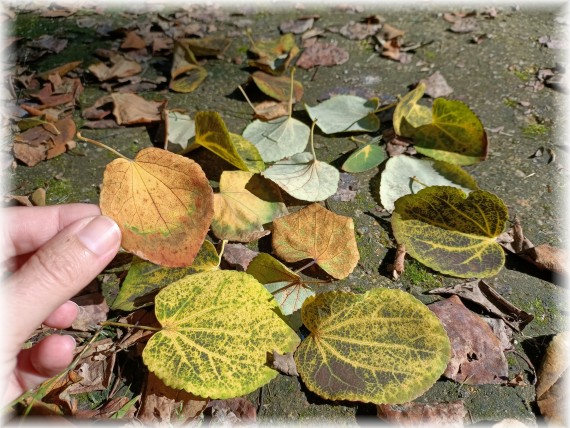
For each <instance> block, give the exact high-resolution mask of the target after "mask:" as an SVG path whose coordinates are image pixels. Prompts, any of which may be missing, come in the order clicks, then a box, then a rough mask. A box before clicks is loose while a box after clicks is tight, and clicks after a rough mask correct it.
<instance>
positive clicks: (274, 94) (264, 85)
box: [251, 71, 303, 103]
mask: <svg viewBox="0 0 570 428" xmlns="http://www.w3.org/2000/svg"><path fill="white" fill-rule="evenodd" d="M251 78H252V79H253V81H254V82H255V84H256V85H257V87H258V88H259V89H260V90H261V92H263V93H264V94H265V95H269V96H270V97H271V98H274V99H276V100H278V101H289V99H290V97H291V95H290V92H291V77H289V76H278V77H277V76H272V75H271V74H267V73H264V72H263V71H256V72H255V73H253V74H252V75H251ZM301 98H303V85H302V84H301V82H299V81H297V80H293V99H292V100H291V101H292V102H293V103H295V102H297V101H299V100H300V99H301Z"/></svg>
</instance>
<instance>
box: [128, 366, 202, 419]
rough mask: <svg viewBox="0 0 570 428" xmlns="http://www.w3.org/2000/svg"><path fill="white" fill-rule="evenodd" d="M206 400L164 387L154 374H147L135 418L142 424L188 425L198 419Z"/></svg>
mask: <svg viewBox="0 0 570 428" xmlns="http://www.w3.org/2000/svg"><path fill="white" fill-rule="evenodd" d="M208 401H209V400H208V399H207V398H201V397H197V396H195V395H193V394H190V393H189V392H186V391H183V390H180V389H173V388H170V387H169V386H166V385H165V384H164V382H162V381H161V380H160V379H159V378H158V377H157V376H156V375H155V374H154V373H152V372H149V373H148V376H147V380H146V386H145V390H144V393H143V396H142V399H141V408H140V410H139V413H138V415H137V418H138V419H140V421H141V422H142V423H144V424H148V425H151V424H157V423H161V424H162V423H164V424H169V423H175V424H176V425H178V424H188V423H190V422H192V421H194V420H196V418H198V417H199V416H200V415H201V414H202V412H203V411H204V409H205V408H206V406H207V405H208Z"/></svg>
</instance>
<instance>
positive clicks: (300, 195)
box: [262, 152, 340, 202]
mask: <svg viewBox="0 0 570 428" xmlns="http://www.w3.org/2000/svg"><path fill="white" fill-rule="evenodd" d="M262 175H263V176H264V177H266V178H268V179H270V180H271V181H273V182H275V183H276V184H277V185H278V186H279V187H281V188H282V189H283V190H285V191H286V192H287V193H289V194H290V195H291V196H293V197H294V198H297V199H301V200H303V201H311V202H315V201H324V200H325V199H326V198H328V197H329V196H332V195H334V194H335V193H336V191H337V189H338V181H339V179H340V173H339V172H338V170H337V169H336V168H335V167H334V166H331V165H329V164H328V163H326V162H321V161H319V160H316V159H314V158H313V155H311V154H310V153H308V152H303V153H298V154H296V155H293V156H291V157H290V158H289V159H287V160H282V161H280V162H277V163H275V164H273V165H272V166H270V167H269V168H267V169H266V170H265V171H263V172H262Z"/></svg>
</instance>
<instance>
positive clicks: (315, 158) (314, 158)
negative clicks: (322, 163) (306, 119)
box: [310, 120, 317, 162]
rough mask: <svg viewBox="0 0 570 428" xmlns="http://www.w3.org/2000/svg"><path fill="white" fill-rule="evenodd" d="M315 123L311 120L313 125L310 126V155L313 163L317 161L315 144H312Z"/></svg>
mask: <svg viewBox="0 0 570 428" xmlns="http://www.w3.org/2000/svg"><path fill="white" fill-rule="evenodd" d="M316 123H317V121H316V120H313V123H312V124H311V140H310V141H311V153H312V154H313V162H316V161H317V154H316V153H315V144H314V143H313V134H314V131H315V124H316Z"/></svg>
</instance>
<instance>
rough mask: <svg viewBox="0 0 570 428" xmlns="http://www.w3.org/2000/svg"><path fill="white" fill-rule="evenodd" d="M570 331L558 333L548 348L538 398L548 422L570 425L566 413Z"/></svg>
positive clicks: (538, 386)
mask: <svg viewBox="0 0 570 428" xmlns="http://www.w3.org/2000/svg"><path fill="white" fill-rule="evenodd" d="M569 345H570V333H569V332H562V333H558V334H557V335H556V336H554V338H553V339H552V341H551V342H550V344H549V345H548V348H546V353H545V354H544V359H543V360H542V365H541V367H540V370H539V371H538V379H537V383H536V398H537V404H538V407H539V408H540V412H541V414H542V415H543V416H544V418H545V419H546V421H547V422H548V424H549V425H550V424H552V425H557V426H568V425H567V424H568V420H567V419H566V417H565V415H567V411H568V400H567V396H566V393H565V391H566V388H565V386H566V385H567V382H568V379H567V376H568V367H569V366H570V360H569V359H568V351H569V350H570V347H569Z"/></svg>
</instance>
